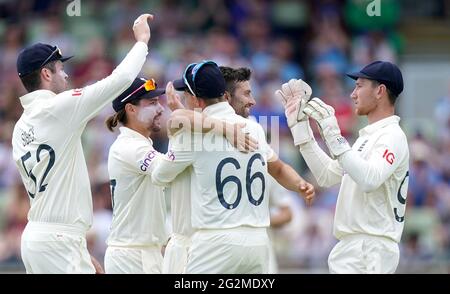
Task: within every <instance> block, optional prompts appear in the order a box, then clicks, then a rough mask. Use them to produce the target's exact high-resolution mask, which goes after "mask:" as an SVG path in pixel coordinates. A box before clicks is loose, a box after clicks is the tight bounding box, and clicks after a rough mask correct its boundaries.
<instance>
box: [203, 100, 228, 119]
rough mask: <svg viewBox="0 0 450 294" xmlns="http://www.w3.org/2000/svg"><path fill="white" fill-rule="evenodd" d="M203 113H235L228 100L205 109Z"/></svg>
mask: <svg viewBox="0 0 450 294" xmlns="http://www.w3.org/2000/svg"><path fill="white" fill-rule="evenodd" d="M203 113H204V114H206V115H221V116H222V115H223V116H225V115H230V114H235V112H234V109H233V107H231V105H230V104H229V103H228V102H227V101H224V102H219V103H216V104H213V105H210V106H208V107H205V109H203Z"/></svg>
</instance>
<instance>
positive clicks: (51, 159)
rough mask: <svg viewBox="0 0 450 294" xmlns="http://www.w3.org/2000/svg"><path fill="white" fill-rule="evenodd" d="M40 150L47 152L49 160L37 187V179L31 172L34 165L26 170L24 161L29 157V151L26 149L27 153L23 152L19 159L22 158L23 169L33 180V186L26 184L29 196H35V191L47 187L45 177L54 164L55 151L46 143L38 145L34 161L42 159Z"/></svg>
mask: <svg viewBox="0 0 450 294" xmlns="http://www.w3.org/2000/svg"><path fill="white" fill-rule="evenodd" d="M42 152H47V153H48V155H49V161H48V164H47V167H46V168H45V171H44V175H43V176H42V178H41V180H40V181H39V187H38V186H37V179H36V176H35V175H34V174H33V168H34V165H33V166H32V167H31V168H30V170H29V171H28V169H27V166H26V161H27V160H28V159H30V158H31V152H30V151H28V152H27V153H25V154H24V155H23V156H22V157H21V158H20V159H21V160H22V166H23V169H24V170H25V172H26V174H27V176H28V177H29V178H30V179H31V180H32V181H33V187H28V186H27V185H25V186H26V189H27V192H28V195H29V196H30V197H31V198H34V197H35V196H36V194H37V193H39V192H44V191H45V189H46V188H47V185H48V184H45V183H44V182H45V178H46V177H47V175H48V173H49V172H50V170H51V169H52V167H53V165H54V164H55V151H54V150H53V148H52V147H50V146H48V145H46V144H41V145H39V147H38V149H37V151H36V161H37V162H41V160H42ZM32 189H33V191H34V193H32V192H31V190H32Z"/></svg>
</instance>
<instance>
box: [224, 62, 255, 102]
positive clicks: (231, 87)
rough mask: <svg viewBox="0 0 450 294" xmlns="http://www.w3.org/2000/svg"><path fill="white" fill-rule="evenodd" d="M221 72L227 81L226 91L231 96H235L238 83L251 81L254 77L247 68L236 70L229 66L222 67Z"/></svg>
mask: <svg viewBox="0 0 450 294" xmlns="http://www.w3.org/2000/svg"><path fill="white" fill-rule="evenodd" d="M220 71H221V72H222V75H223V78H224V79H225V90H226V91H227V92H228V93H230V94H231V95H234V91H235V90H236V83H239V82H245V81H249V80H250V78H251V76H252V71H251V70H250V69H249V68H247V67H240V68H237V69H234V68H231V67H228V66H221V67H220Z"/></svg>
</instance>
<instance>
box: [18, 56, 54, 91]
mask: <svg viewBox="0 0 450 294" xmlns="http://www.w3.org/2000/svg"><path fill="white" fill-rule="evenodd" d="M56 61H57V60H54V61H51V62H49V63H47V64H46V65H44V66H42V67H40V68H39V69H37V70H35V71H33V72H32V73H30V74H28V75H26V76H24V77H21V78H20V80H21V81H22V84H23V86H24V87H25V89H27V91H28V92H29V93H31V92H33V91H36V90H39V89H40V88H41V70H42V69H43V68H47V69H49V70H50V71H51V72H52V73H55V72H56V66H55V64H56Z"/></svg>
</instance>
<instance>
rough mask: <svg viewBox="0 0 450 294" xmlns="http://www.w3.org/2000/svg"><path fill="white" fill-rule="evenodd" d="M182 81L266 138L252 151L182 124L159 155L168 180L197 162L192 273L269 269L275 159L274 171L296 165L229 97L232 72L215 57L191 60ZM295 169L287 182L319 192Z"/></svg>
mask: <svg viewBox="0 0 450 294" xmlns="http://www.w3.org/2000/svg"><path fill="white" fill-rule="evenodd" d="M182 81H183V82H184V84H185V87H187V88H188V89H189V92H190V94H189V95H188V97H187V98H188V100H189V102H188V103H191V104H193V105H195V106H197V107H200V108H201V109H202V110H203V113H204V114H206V115H207V116H211V117H214V118H217V119H221V120H225V121H232V122H243V123H245V124H246V128H247V131H248V132H249V133H250V135H251V136H252V137H253V138H257V140H258V143H259V147H258V150H257V151H256V152H251V153H248V154H245V153H240V152H239V151H237V150H235V149H234V148H230V147H231V146H229V144H227V142H226V141H224V139H223V137H222V136H220V137H219V136H217V135H214V134H212V135H211V136H208V135H203V134H200V133H195V134H194V139H193V140H192V141H189V138H190V137H191V134H190V133H187V132H179V133H177V134H176V135H175V136H173V137H172V138H171V140H170V148H171V151H172V156H171V157H166V158H165V159H164V160H163V161H161V162H160V163H159V165H158V166H157V167H156V169H155V170H154V173H153V178H154V180H155V182H158V183H161V184H165V183H170V182H171V181H173V179H174V178H175V177H176V176H177V175H178V174H179V173H181V172H182V171H184V170H185V169H186V168H187V167H192V175H191V220H192V227H193V228H194V230H195V233H194V235H193V236H192V240H191V241H192V245H191V247H190V248H189V254H188V255H189V257H188V264H187V268H186V273H266V272H267V271H268V268H267V267H268V264H267V260H268V257H269V247H268V246H269V240H268V237H267V233H266V227H267V226H268V225H269V211H268V201H267V198H266V197H265V196H266V195H265V186H266V180H265V177H267V176H268V172H267V166H269V170H271V172H273V173H274V174H277V173H280V174H281V173H283V172H285V173H288V171H286V170H285V169H282V168H281V167H280V166H279V165H278V161H277V157H276V155H275V154H274V153H273V151H272V150H271V148H270V147H269V146H268V144H267V142H266V141H265V134H264V131H263V130H262V128H260V126H259V125H258V124H256V123H255V122H253V121H250V120H247V119H244V118H242V117H240V116H238V115H237V114H236V113H235V112H234V110H233V108H232V107H231V106H230V105H229V104H228V102H226V100H224V98H223V95H224V92H225V80H224V78H223V76H222V73H221V72H220V69H219V67H218V66H217V65H216V64H215V63H214V62H212V61H203V62H201V63H196V64H191V65H189V66H188V67H187V68H186V70H185V73H184V75H183V79H182ZM177 82H179V81H176V83H177ZM186 142H188V144H186ZM203 149H206V150H210V151H209V152H208V151H205V150H203ZM197 150H200V151H197ZM271 162H274V163H275V162H276V164H272V163H271ZM227 175H228V176H227ZM289 175H290V176H292V177H291V178H289V177H287V179H286V180H285V184H286V186H288V187H290V188H291V189H292V190H295V191H299V190H300V191H302V192H303V193H305V197H306V198H307V199H308V200H312V197H313V196H314V191H313V189H312V188H311V187H309V186H308V185H307V184H306V182H304V181H303V180H302V179H301V178H300V179H299V178H297V177H295V176H293V175H291V174H289ZM211 178H212V179H211Z"/></svg>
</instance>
